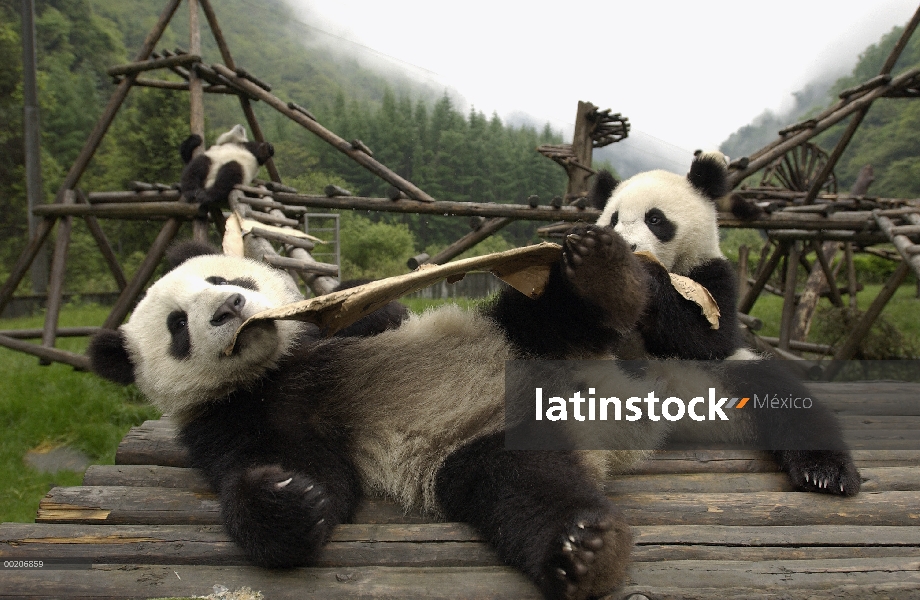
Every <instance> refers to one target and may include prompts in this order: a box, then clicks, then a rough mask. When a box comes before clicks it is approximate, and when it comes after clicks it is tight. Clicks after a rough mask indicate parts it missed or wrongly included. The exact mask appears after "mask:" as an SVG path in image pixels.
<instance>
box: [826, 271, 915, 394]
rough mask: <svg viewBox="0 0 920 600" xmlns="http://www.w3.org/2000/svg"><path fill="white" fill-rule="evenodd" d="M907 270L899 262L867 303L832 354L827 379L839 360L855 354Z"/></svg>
mask: <svg viewBox="0 0 920 600" xmlns="http://www.w3.org/2000/svg"><path fill="white" fill-rule="evenodd" d="M909 271H910V266H909V264H908V263H907V261H904V262H901V263H900V264H899V265H898V268H897V269H896V270H895V272H894V273H893V274H892V275H891V277H890V278H889V279H888V281H887V282H885V285H884V286H883V287H882V289H881V290H880V291H879V293H878V296H876V297H875V300H873V301H872V304H871V305H869V308H868V309H867V310H866V312H865V314H863V316H862V318H860V320H859V322H858V323H856V325H855V326H854V327H853V329H852V330H851V331H850V335H849V336H847V339H846V340H844V342H843V344H841V346H840V348H839V349H838V350H837V353H836V354H835V355H834V362H832V363H831V365H830V366H829V367H828V370H827V372H826V375H827V377H828V379H833V378H834V377H835V376H836V375H837V373H838V372H839V369H840V368H841V367H842V362H841V361H845V360H849V359H851V358H853V357H854V356H855V355H856V352H857V350H858V349H859V344H861V343H862V341H863V339H865V337H866V336H867V335H868V334H869V329H870V328H871V327H872V324H873V323H875V320H876V319H877V318H878V316H879V315H880V314H881V313H882V310H883V309H884V308H885V305H886V304H888V301H889V300H891V297H892V296H894V293H895V292H896V291H897V289H898V287H899V286H900V285H901V283H902V282H903V281H904V278H905V277H907V273H908V272H909Z"/></svg>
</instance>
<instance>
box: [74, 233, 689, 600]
mask: <svg viewBox="0 0 920 600" xmlns="http://www.w3.org/2000/svg"><path fill="white" fill-rule="evenodd" d="M181 254H182V253H180V255H181ZM192 254H194V252H185V253H184V256H183V258H185V259H186V260H185V261H184V262H182V263H181V264H180V265H179V266H178V267H176V268H175V269H173V270H172V271H170V272H168V273H167V274H166V275H165V276H164V277H163V278H161V279H160V280H159V281H158V282H157V283H155V284H154V285H153V286H151V287H150V289H149V290H148V291H147V293H146V295H145V296H144V298H143V299H142V300H141V301H140V302H139V303H138V305H137V307H136V309H135V310H134V311H133V313H132V315H131V318H130V320H129V321H128V322H127V323H125V324H124V325H122V326H121V327H120V328H119V329H118V330H108V331H104V332H101V333H100V334H98V335H97V336H96V337H95V338H94V339H93V340H92V342H91V344H90V348H89V355H90V360H91V365H92V368H93V370H94V371H95V372H96V373H97V374H99V375H101V376H103V377H106V378H108V379H111V380H113V381H116V382H120V383H125V384H127V383H130V382H135V383H136V384H137V386H138V387H139V389H140V390H141V391H142V392H143V393H144V394H145V396H147V398H148V399H149V400H151V401H152V402H153V403H154V404H155V405H156V406H157V407H158V408H159V409H160V410H162V411H163V412H165V413H168V414H170V415H172V417H173V418H174V419H176V420H177V422H178V423H179V435H180V439H181V440H182V442H183V443H184V444H185V446H186V447H187V448H188V455H189V461H190V465H191V466H193V467H196V468H198V469H200V470H201V471H202V472H203V474H204V475H205V476H206V477H207V479H208V480H209V482H210V484H211V485H212V487H213V489H214V490H215V491H216V493H217V494H218V496H219V499H220V504H221V511H222V519H223V522H224V525H225V527H226V529H227V531H228V532H229V534H230V536H231V537H232V539H234V540H235V541H236V542H237V543H238V544H239V545H240V546H241V547H242V548H243V549H244V550H245V552H246V554H247V555H248V556H249V557H250V559H251V560H252V561H253V562H255V563H257V564H259V565H263V566H269V567H291V566H297V565H307V564H310V563H311V562H313V561H314V560H315V559H316V557H317V555H318V553H319V552H320V550H321V548H322V546H323V544H324V543H325V542H326V540H328V538H329V536H330V533H331V531H332V530H333V528H334V527H335V526H336V525H338V524H339V523H342V522H345V521H347V520H348V519H349V518H350V516H351V515H352V514H353V512H354V510H355V508H356V506H357V503H358V501H359V499H360V498H361V496H362V493H363V492H366V491H372V492H377V493H385V494H387V495H389V496H391V497H392V498H394V499H396V500H398V501H400V502H401V503H402V504H403V505H404V506H405V507H407V508H421V509H423V510H426V511H431V512H434V513H435V514H438V515H440V516H442V517H443V518H446V519H448V520H451V521H463V522H467V523H470V524H471V525H473V526H474V527H475V528H477V529H478V530H479V531H480V532H481V533H482V534H483V536H484V537H485V538H486V539H487V540H488V541H489V542H490V543H491V544H492V545H493V546H494V547H495V549H496V551H497V553H498V555H499V556H500V557H501V558H502V559H503V560H504V561H505V562H507V563H508V564H510V565H512V566H514V567H516V568H517V569H519V570H520V571H522V572H523V573H524V574H526V575H527V576H528V577H529V578H530V579H531V580H532V581H533V582H534V583H535V584H536V585H537V586H539V588H540V589H541V590H542V592H543V594H544V595H545V596H546V597H547V598H577V599H583V598H588V597H592V596H596V595H600V594H603V593H604V592H607V591H609V590H610V589H612V588H613V587H614V586H616V585H617V584H619V583H620V582H621V581H622V580H623V578H624V576H625V568H626V564H627V560H628V556H629V553H630V550H631V545H632V543H631V535H630V531H629V527H628V526H627V525H626V524H625V523H624V521H623V518H622V516H621V514H620V513H619V511H618V510H617V509H616V508H615V507H614V506H613V505H612V504H611V502H610V501H609V500H608V498H607V497H606V496H605V495H604V493H603V492H602V491H601V490H600V488H599V487H598V485H597V483H596V481H597V480H598V478H600V477H603V476H604V472H603V471H604V469H605V468H606V467H608V466H613V467H624V466H626V465H628V464H629V461H630V460H635V459H639V458H642V457H644V456H647V455H648V454H649V452H648V451H639V450H637V451H632V450H624V451H611V452H574V451H559V452H556V451H552V452H551V451H513V450H506V449H505V447H504V446H505V443H504V431H505V419H504V416H505V415H504V408H505V403H504V383H505V382H504V365H505V361H506V360H509V359H514V358H544V359H563V358H591V357H595V358H598V357H607V356H609V355H608V354H607V349H608V348H610V347H612V346H614V345H615V344H616V343H617V341H618V340H619V337H620V334H621V332H628V331H631V330H632V329H633V328H634V327H635V326H636V320H637V319H638V316H639V314H640V313H641V311H642V309H643V307H644V306H645V302H646V297H645V295H644V292H643V290H644V289H645V287H646V281H645V278H646V274H645V272H644V271H643V268H642V266H641V265H640V264H639V261H638V260H637V259H636V257H635V256H633V254H632V252H630V250H629V246H628V245H627V244H626V243H625V242H624V241H623V240H622V238H620V237H619V236H618V235H616V234H613V233H611V232H610V231H609V230H606V229H604V228H600V227H596V226H593V225H589V226H582V227H579V228H576V229H575V230H573V232H572V234H570V235H569V236H568V237H567V238H566V241H565V244H564V249H563V256H562V259H561V260H560V261H559V262H558V263H557V264H555V265H553V266H552V268H551V274H550V277H549V281H548V283H547V286H546V289H545V291H544V293H543V295H542V296H541V297H540V298H538V299H536V300H532V299H530V298H528V297H527V296H525V295H523V294H521V293H520V292H517V291H516V290H514V289H511V288H508V289H506V290H505V291H503V292H502V293H501V294H500V295H499V296H498V297H497V299H496V300H495V301H494V302H493V303H492V304H490V305H487V306H485V307H483V308H482V309H481V310H478V311H465V310H461V309H459V308H457V307H456V306H445V307H442V308H440V309H437V310H432V311H429V312H426V313H424V314H423V315H420V316H419V315H411V316H410V317H409V319H408V320H406V321H404V322H402V324H401V325H400V326H399V327H398V328H395V329H389V330H386V331H383V332H382V333H378V334H377V335H369V336H361V337H333V338H327V339H324V338H322V336H321V335H320V332H319V331H318V330H317V328H316V327H315V326H312V325H307V324H304V323H299V322H294V321H278V322H274V321H268V322H261V323H259V324H257V325H255V326H253V327H251V328H247V329H245V330H244V331H243V333H242V334H241V335H240V340H239V344H238V348H237V350H236V351H235V352H234V353H233V354H232V355H230V356H225V355H224V353H223V350H224V349H225V348H226V347H227V346H228V345H229V343H230V340H231V339H232V336H233V335H234V332H236V330H237V329H238V327H239V326H240V324H241V323H242V322H243V321H244V320H245V319H246V318H248V317H249V316H251V315H252V314H254V313H256V312H259V311H261V310H264V309H267V308H270V307H275V306H279V305H283V304H287V303H290V302H293V301H296V300H298V299H299V297H300V296H299V292H297V291H296V290H295V289H293V288H292V287H291V286H290V284H289V282H287V281H286V278H285V277H283V276H282V275H281V274H279V273H278V272H277V271H275V270H274V269H272V268H271V267H269V266H267V265H265V264H263V263H258V262H255V261H251V260H247V259H241V258H233V257H227V256H222V255H207V254H206V255H201V256H191V255H192ZM613 278H616V279H617V280H618V281H621V282H622V283H623V287H624V289H625V290H628V291H629V293H621V292H620V290H617V289H613V288H612V286H610V285H608V284H607V282H608V281H609V280H611V279H613ZM592 362H593V361H592ZM613 371H616V370H613ZM605 372H606V370H605ZM618 381H620V382H625V383H624V384H625V385H633V384H634V383H635V381H636V380H635V379H634V378H633V377H627V376H625V375H623V377H622V379H621V380H618ZM655 385H658V384H657V382H656V383H655ZM567 389H578V388H574V387H570V388H567ZM695 389H698V388H695ZM531 393H532V392H531ZM661 393H668V392H661ZM675 394H676V393H675ZM665 397H666V396H665ZM531 402H532V400H531ZM529 411H530V409H528V412H529ZM635 431H639V430H638V429H636V430H635ZM636 435H637V436H638V435H639V434H638V433H637V434H636ZM643 439H644V438H643ZM646 447H649V446H646Z"/></svg>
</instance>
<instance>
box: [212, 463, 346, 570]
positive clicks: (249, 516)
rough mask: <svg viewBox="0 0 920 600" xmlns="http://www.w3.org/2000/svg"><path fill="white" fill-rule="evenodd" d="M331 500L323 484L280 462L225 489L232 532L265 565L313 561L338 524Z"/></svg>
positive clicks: (224, 500)
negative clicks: (285, 466) (286, 468)
mask: <svg viewBox="0 0 920 600" xmlns="http://www.w3.org/2000/svg"><path fill="white" fill-rule="evenodd" d="M332 504H333V502H332V499H331V498H329V497H328V496H327V494H326V492H325V490H324V488H323V486H322V485H320V484H318V483H316V482H314V481H313V480H312V479H311V478H310V477H308V476H306V475H303V474H301V473H296V472H293V471H287V470H285V469H282V468H281V467H280V466H277V465H270V466H260V467H253V468H250V469H247V470H246V471H245V472H243V473H242V474H241V475H240V476H239V477H238V478H237V479H235V481H233V482H232V483H230V484H229V485H227V486H225V487H224V488H223V489H222V493H221V509H222V512H223V518H224V523H225V525H226V527H227V530H228V532H229V533H230V536H231V537H232V538H233V539H234V540H235V541H236V542H237V543H238V544H240V545H241V546H242V547H243V549H244V550H245V551H246V553H247V555H248V556H249V558H250V559H251V560H253V562H255V563H257V564H259V565H261V566H266V567H294V566H300V565H306V564H309V563H310V562H311V561H313V560H314V559H315V558H316V555H317V554H318V553H319V551H320V550H321V549H322V546H323V544H325V542H326V540H327V539H328V538H329V534H330V533H331V531H332V529H333V528H334V527H335V526H336V525H337V524H338V523H337V519H335V518H334V516H333V515H334V512H333V511H332Z"/></svg>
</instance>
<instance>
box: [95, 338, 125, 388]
mask: <svg viewBox="0 0 920 600" xmlns="http://www.w3.org/2000/svg"><path fill="white" fill-rule="evenodd" d="M86 354H87V355H88V356H89V365H90V368H91V369H92V370H93V373H95V374H96V375H99V376H100V377H103V378H105V379H108V380H109V381H114V382H115V383H120V384H122V385H128V384H129V383H134V364H133V363H132V362H131V358H130V356H129V355H128V349H127V346H126V345H125V336H124V334H122V332H121V330H120V329H118V330H114V331H113V330H111V329H103V330H102V331H100V332H99V333H97V334H96V335H94V336H93V338H92V339H91V340H90V342H89V348H87V350H86Z"/></svg>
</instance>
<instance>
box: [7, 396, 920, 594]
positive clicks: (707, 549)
mask: <svg viewBox="0 0 920 600" xmlns="http://www.w3.org/2000/svg"><path fill="white" fill-rule="evenodd" d="M823 385H824V386H827V387H828V389H830V388H833V386H834V385H838V384H823ZM835 389H837V390H839V389H840V388H839V387H838V388H835ZM846 389H847V393H849V394H851V395H852V396H853V397H854V398H860V397H863V395H864V394H867V393H869V394H871V395H870V396H867V397H871V398H872V403H865V402H853V403H852V404H851V405H847V404H846V403H844V405H843V408H841V409H840V411H839V416H840V418H841V421H842V423H843V425H844V427H845V428H846V429H847V432H848V437H849V438H850V441H851V445H852V447H853V448H854V449H855V450H854V454H855V458H856V461H857V464H858V466H859V468H860V471H861V473H862V476H863V480H864V483H863V488H862V492H861V493H860V494H859V496H857V497H855V498H847V499H842V498H836V497H830V496H825V495H818V494H809V493H800V492H793V491H792V490H791V489H790V486H789V484H788V482H787V480H786V477H785V475H784V474H781V473H778V472H776V466H775V465H774V463H773V462H772V461H770V460H769V459H768V457H767V456H766V455H764V454H762V453H757V452H745V451H728V450H723V451H717V450H712V451H696V452H678V451H668V452H661V453H659V454H658V455H656V457H655V458H653V459H652V460H649V461H648V462H647V463H646V464H645V465H644V466H643V467H642V468H641V469H640V471H639V472H637V473H636V474H634V475H631V476H626V477H621V478H617V479H615V480H611V481H610V482H609V484H608V490H609V493H610V495H611V497H612V498H613V499H614V501H615V502H616V503H617V504H618V505H619V506H620V507H621V508H622V509H623V511H624V513H625V514H626V517H627V518H628V519H629V522H630V523H631V524H633V525H634V532H635V538H636V547H635V550H634V554H633V558H634V563H633V565H632V566H631V568H630V571H629V582H628V585H627V586H626V587H625V588H623V589H621V590H617V591H616V592H615V593H613V594H612V595H611V596H610V597H611V598H616V599H620V598H628V597H630V596H631V595H633V594H641V595H644V596H645V597H647V598H649V599H670V598H712V599H716V598H718V599H722V598H760V599H767V598H770V599H774V598H775V599H780V598H822V599H823V598H828V599H830V598H854V599H855V598H920V439H918V431H920V427H918V423H920V385H918V384H903V383H878V384H872V385H871V386H864V387H860V388H854V387H852V386H850V387H847V388H846ZM860 390H861V391H860ZM868 390H871V392H868ZM905 391H907V392H909V393H910V394H912V395H911V397H912V398H915V399H918V400H917V401H916V402H913V403H911V402H907V403H905V402H903V401H896V402H887V399H889V398H891V397H893V396H895V395H900V397H901V398H903V396H904V393H905ZM868 413H875V414H868ZM867 432H868V433H867ZM872 432H875V433H872ZM873 436H877V437H878V439H885V440H887V441H889V442H890V444H889V445H887V446H885V447H889V448H900V449H891V450H877V449H871V448H878V447H879V445H878V443H877V442H873V440H872V439H871V438H872V437H873ZM116 462H117V464H116V465H111V466H93V467H90V468H89V469H88V470H87V472H86V476H85V478H84V481H83V485H82V486H80V487H71V488H55V489H52V490H51V491H50V492H49V493H48V495H47V496H46V497H45V498H44V500H42V502H41V505H40V507H39V510H38V515H37V518H36V523H27V524H20V523H4V524H3V525H2V526H0V555H2V557H3V560H4V561H6V560H11V559H16V560H42V561H44V562H45V565H46V566H45V568H42V569H32V570H24V569H12V568H4V570H3V574H2V578H0V581H2V583H0V596H3V597H43V598H45V597H56V598H77V597H80V598H82V597H85V598H128V597H135V598H136V597H140V598H153V597H165V596H196V595H197V596H204V595H208V594H211V593H213V592H214V589H215V586H223V587H224V588H228V589H229V590H236V589H239V588H241V587H244V586H248V587H250V588H252V589H253V590H259V591H261V592H262V593H263V594H264V595H265V597H266V598H271V599H275V598H422V597H424V598H445V599H446V598H538V597H539V594H538V593H537V591H536V590H535V589H534V588H533V587H532V586H531V585H530V583H529V582H528V581H527V580H526V579H524V577H523V576H520V575H518V574H517V573H516V572H514V571H513V570H511V569H509V568H507V567H503V566H501V565H500V564H499V563H498V561H497V560H496V557H495V555H494V553H493V552H492V550H491V549H490V548H489V547H488V545H487V544H485V543H484V542H483V541H482V540H481V539H480V537H479V536H478V535H477V534H476V533H475V532H474V531H472V530H471V529H469V528H468V527H466V526H464V525H462V524H457V523H433V522H430V520H427V519H425V518H424V517H422V516H420V515H415V514H408V515H407V514H404V513H403V512H402V510H401V509H399V508H398V507H396V506H395V505H394V504H392V503H390V502H387V501H384V500H379V499H371V500H368V501H366V502H365V504H364V505H363V507H362V508H361V510H360V511H359V514H358V515H357V517H356V519H355V522H354V523H353V524H348V525H343V526H341V527H339V528H338V530H337V531H336V533H335V535H334V537H333V539H332V541H331V542H330V543H329V544H328V546H327V547H326V549H325V551H324V553H323V555H322V557H321V559H320V561H319V564H318V565H316V566H315V567H313V568H304V569H294V570H290V571H269V570H264V569H259V568H255V567H251V566H248V565H247V564H246V561H245V559H244V557H243V555H242V554H241V552H240V550H239V549H238V548H237V547H236V546H235V545H234V544H233V543H232V542H231V541H229V539H228V537H227V536H226V534H225V533H224V532H223V531H222V529H221V527H220V525H219V524H218V523H219V508H218V504H217V501H216V500H215V498H214V496H213V495H212V493H211V492H210V490H209V489H208V486H207V485H206V484H205V483H204V481H203V480H202V479H201V478H200V477H199V476H198V474H197V473H195V472H194V471H192V470H191V469H187V468H185V467H184V464H185V455H184V452H183V450H182V448H181V447H179V446H178V445H177V444H176V442H175V440H174V439H173V428H172V425H171V424H170V422H169V420H168V419H162V420H159V421H148V422H146V423H144V424H143V425H141V426H139V427H135V428H133V429H132V430H131V431H130V432H129V433H128V435H127V436H126V437H125V439H124V440H123V441H122V443H121V445H120V447H119V450H118V455H117V457H116ZM53 562H56V563H59V564H56V565H52V566H53V567H54V568H51V567H49V565H48V563H53ZM218 589H222V588H218ZM641 597H642V596H636V597H635V598H641Z"/></svg>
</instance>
